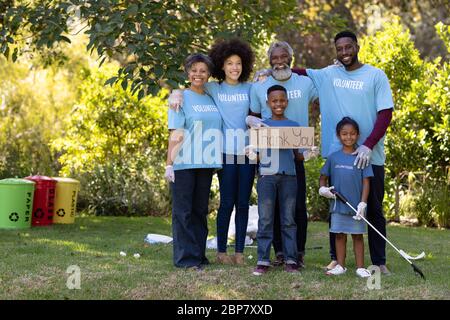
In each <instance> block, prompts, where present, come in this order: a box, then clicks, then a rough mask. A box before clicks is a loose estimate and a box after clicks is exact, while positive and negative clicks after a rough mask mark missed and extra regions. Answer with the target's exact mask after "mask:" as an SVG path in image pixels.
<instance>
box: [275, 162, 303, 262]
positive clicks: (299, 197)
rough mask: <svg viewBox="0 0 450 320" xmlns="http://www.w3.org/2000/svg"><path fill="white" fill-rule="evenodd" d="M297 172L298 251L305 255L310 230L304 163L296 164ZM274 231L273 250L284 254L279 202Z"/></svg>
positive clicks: (296, 220)
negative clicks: (307, 234) (307, 235)
mask: <svg viewBox="0 0 450 320" xmlns="http://www.w3.org/2000/svg"><path fill="white" fill-rule="evenodd" d="M295 171H296V174H297V197H296V204H295V217H294V219H295V224H296V225H297V250H298V253H299V254H301V255H304V254H305V244H306V232H307V228H308V216H307V213H306V177H305V166H304V165H303V161H296V162H295ZM276 203H277V206H276V207H275V216H274V229H273V248H274V250H275V254H281V253H283V242H282V240H281V227H280V209H279V206H278V201H277V202H276Z"/></svg>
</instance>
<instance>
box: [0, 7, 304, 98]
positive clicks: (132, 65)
mask: <svg viewBox="0 0 450 320" xmlns="http://www.w3.org/2000/svg"><path fill="white" fill-rule="evenodd" d="M295 5H296V1H294V0H282V1H263V2H261V1H257V0H252V1H242V0H221V1H217V0H206V1H201V2H199V1H196V0H183V1H181V0H176V1H173V0H171V1H146V0H136V1H133V2H131V3H130V2H129V1H120V0H100V1H93V0H88V1H86V0H66V1H63V0H59V1H58V0H53V1H43V0H38V1H33V2H32V3H31V4H22V3H16V2H10V3H7V4H6V5H4V9H5V10H4V11H5V14H4V15H3V16H2V19H0V27H1V30H0V53H2V54H3V55H5V56H6V57H8V56H9V55H10V51H11V50H14V57H16V56H17V55H20V54H21V53H22V52H23V51H24V50H28V48H35V49H37V50H38V51H41V50H42V49H44V48H53V46H54V45H55V44H57V43H59V42H64V41H65V42H70V39H69V38H68V37H67V35H68V33H69V32H75V33H76V32H79V31H80V30H84V31H85V32H86V34H88V35H89V43H88V45H87V50H90V51H91V52H93V51H95V52H97V54H98V56H99V57H100V58H101V63H103V62H104V61H105V59H106V58H116V59H120V60H121V62H122V64H123V66H122V67H121V68H120V69H119V70H118V72H117V74H116V76H115V77H113V78H111V79H112V80H111V81H112V82H119V83H121V84H122V87H123V88H124V89H126V88H127V87H130V88H131V92H132V93H133V94H134V93H136V92H139V98H141V97H143V96H145V95H146V94H153V95H156V94H157V92H158V91H159V89H160V87H161V84H162V82H165V83H167V84H168V85H170V86H173V87H176V86H178V84H179V83H183V82H184V81H185V79H184V77H183V73H182V71H181V70H180V65H182V62H183V60H184V59H185V57H186V56H187V55H188V53H192V52H195V51H203V52H204V51H206V50H207V48H208V47H209V45H210V44H211V43H212V41H213V39H215V38H218V37H224V38H227V37H230V36H233V35H234V36H240V37H242V38H244V39H246V40H248V41H250V42H251V43H252V44H254V45H259V44H262V43H265V42H266V41H267V39H269V38H270V34H272V33H273V31H274V30H275V28H278V27H279V25H281V24H282V22H285V21H286V19H287V18H288V17H290V16H291V15H292V11H293V10H294V9H295ZM289 27H291V28H295V24H292V25H289ZM22 39H27V40H26V41H23V40H22ZM13 60H14V58H13Z"/></svg>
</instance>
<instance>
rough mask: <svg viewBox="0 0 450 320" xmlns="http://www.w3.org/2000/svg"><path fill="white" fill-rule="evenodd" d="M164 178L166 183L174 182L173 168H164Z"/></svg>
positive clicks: (169, 166)
mask: <svg viewBox="0 0 450 320" xmlns="http://www.w3.org/2000/svg"><path fill="white" fill-rule="evenodd" d="M164 178H165V179H166V180H167V182H175V171H173V166H171V165H168V166H166V172H165V173H164Z"/></svg>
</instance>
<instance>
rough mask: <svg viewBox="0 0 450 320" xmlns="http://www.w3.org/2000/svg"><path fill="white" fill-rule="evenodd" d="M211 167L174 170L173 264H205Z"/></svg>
mask: <svg viewBox="0 0 450 320" xmlns="http://www.w3.org/2000/svg"><path fill="white" fill-rule="evenodd" d="M212 176H213V169H187V170H176V171H175V182H174V183H171V190H172V234H173V263H174V265H175V266H176V267H182V268H183V267H184V268H189V267H194V266H199V265H201V264H207V263H208V259H207V258H206V256H205V251H206V239H207V237H208V222H207V215H208V203H209V193H210V189H211V181H212Z"/></svg>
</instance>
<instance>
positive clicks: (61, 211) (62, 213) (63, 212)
mask: <svg viewBox="0 0 450 320" xmlns="http://www.w3.org/2000/svg"><path fill="white" fill-rule="evenodd" d="M56 214H57V215H58V216H60V217H64V216H65V215H66V211H64V209H59V210H58V211H56Z"/></svg>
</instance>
